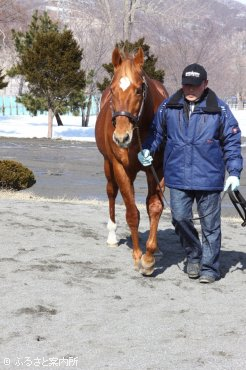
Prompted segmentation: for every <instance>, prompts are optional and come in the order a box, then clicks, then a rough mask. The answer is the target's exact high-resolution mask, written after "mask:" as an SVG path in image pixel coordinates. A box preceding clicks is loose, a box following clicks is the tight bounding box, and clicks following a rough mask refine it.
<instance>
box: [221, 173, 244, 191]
mask: <svg viewBox="0 0 246 370" xmlns="http://www.w3.org/2000/svg"><path fill="white" fill-rule="evenodd" d="M239 186H240V181H239V178H238V177H237V176H229V177H228V179H227V180H226V183H225V186H224V191H226V190H228V189H229V187H231V191H235V190H237V189H238V188H239Z"/></svg>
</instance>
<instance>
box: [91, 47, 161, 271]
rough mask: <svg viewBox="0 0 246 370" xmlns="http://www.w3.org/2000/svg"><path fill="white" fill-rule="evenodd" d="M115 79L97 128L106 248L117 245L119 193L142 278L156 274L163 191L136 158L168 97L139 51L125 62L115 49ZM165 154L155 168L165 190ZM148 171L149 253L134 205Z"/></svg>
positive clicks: (158, 156) (104, 98)
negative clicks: (137, 189)
mask: <svg viewBox="0 0 246 370" xmlns="http://www.w3.org/2000/svg"><path fill="white" fill-rule="evenodd" d="M112 63H113V66H114V76H113V79H112V82H111V85H110V87H109V88H108V89H106V90H105V91H104V93H103V96H102V100H101V109H100V113H99V115H98V118H97V122H96V132H95V134H96V143H97V146H98V149H99V151H100V152H101V153H102V155H103V156H104V171H105V176H106V178H107V195H108V199H109V216H110V219H109V222H108V225H107V228H108V231H109V235H108V240H107V243H108V245H110V246H116V245H117V238H116V221H115V198H116V196H117V193H118V189H120V192H121V195H122V198H123V200H124V203H125V206H126V221H127V224H128V226H129V228H130V231H131V237H132V243H133V259H134V265H135V268H136V269H138V270H140V272H141V273H142V274H144V275H151V274H152V273H153V271H154V265H155V258H154V252H155V251H156V249H157V228H158V222H159V219H160V216H161V214H162V210H163V202H162V198H161V195H160V187H158V185H157V182H156V180H155V179H154V176H153V174H152V171H151V169H150V167H147V168H146V167H145V168H144V167H143V166H142V165H141V164H140V162H139V161H138V157H137V154H138V152H139V151H140V149H141V148H140V147H141V143H142V142H144V141H145V140H146V138H147V136H148V130H149V126H150V125H151V123H152V120H153V117H154V113H155V112H156V110H157V108H158V106H159V105H160V103H161V102H162V101H163V100H164V99H165V98H166V97H167V96H168V94H167V92H166V90H165V88H164V87H163V85H162V84H161V83H160V82H158V81H155V80H152V79H150V78H149V77H148V76H147V75H146V74H145V73H144V71H143V70H142V66H143V63H144V54H143V50H142V48H139V50H138V52H137V53H136V55H134V56H131V55H127V56H124V57H123V56H122V55H121V53H120V52H119V50H118V49H117V48H115V49H114V51H113V54H112ZM162 161H163V152H161V151H160V152H158V153H156V155H155V156H154V161H153V166H154V168H155V171H156V173H157V176H158V179H159V181H160V184H161V188H162V190H164V180H163V169H162ZM141 170H142V171H145V173H146V177H147V184H148V195H147V198H146V206H147V212H148V215H149V220H150V233H149V237H148V240H147V243H146V253H145V254H144V255H142V250H141V248H140V245H139V235H138V225H139V220H140V217H139V211H138V209H137V207H136V204H135V197H134V185H133V184H134V180H135V178H136V175H137V173H138V172H139V171H141Z"/></svg>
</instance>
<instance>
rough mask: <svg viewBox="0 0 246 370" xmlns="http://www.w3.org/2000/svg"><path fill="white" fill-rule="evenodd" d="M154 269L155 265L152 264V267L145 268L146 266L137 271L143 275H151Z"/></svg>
mask: <svg viewBox="0 0 246 370" xmlns="http://www.w3.org/2000/svg"><path fill="white" fill-rule="evenodd" d="M154 270H155V267H154V266H153V267H151V268H149V269H146V268H143V267H142V268H140V270H139V272H140V274H142V275H143V276H150V275H152V274H153V272H154Z"/></svg>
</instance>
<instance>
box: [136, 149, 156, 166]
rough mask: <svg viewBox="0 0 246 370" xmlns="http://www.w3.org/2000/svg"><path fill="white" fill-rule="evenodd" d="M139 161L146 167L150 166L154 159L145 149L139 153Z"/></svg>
mask: <svg viewBox="0 0 246 370" xmlns="http://www.w3.org/2000/svg"><path fill="white" fill-rule="evenodd" d="M138 160H139V162H141V163H142V165H143V166H144V167H146V166H150V165H151V163H152V161H153V158H152V156H151V155H150V151H149V149H143V150H142V151H141V152H139V153H138Z"/></svg>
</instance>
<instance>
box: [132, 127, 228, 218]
mask: <svg viewBox="0 0 246 370" xmlns="http://www.w3.org/2000/svg"><path fill="white" fill-rule="evenodd" d="M136 129H137V136H138V145H139V148H140V151H141V153H142V154H143V146H142V142H141V138H140V133H139V126H137V127H136ZM150 169H151V171H152V174H153V176H154V179H155V181H156V183H157V186H158V189H159V191H160V194H161V196H162V198H163V200H164V203H166V204H167V208H168V209H169V210H170V211H171V213H172V208H171V206H170V204H169V203H168V201H167V199H166V197H165V195H164V191H163V190H162V188H161V185H160V182H159V179H158V176H157V173H156V171H155V169H154V166H153V164H151V165H150ZM227 193H228V191H225V192H224V194H223V196H222V198H221V200H220V204H221V203H222V201H223V199H224V197H225V196H226V194H227ZM216 209H217V207H216V208H214V209H212V211H210V212H209V213H207V214H206V215H204V216H201V217H194V218H190V221H197V220H202V219H203V218H205V217H207V216H209V215H211V214H212V213H213V212H214V211H215V210H216Z"/></svg>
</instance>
